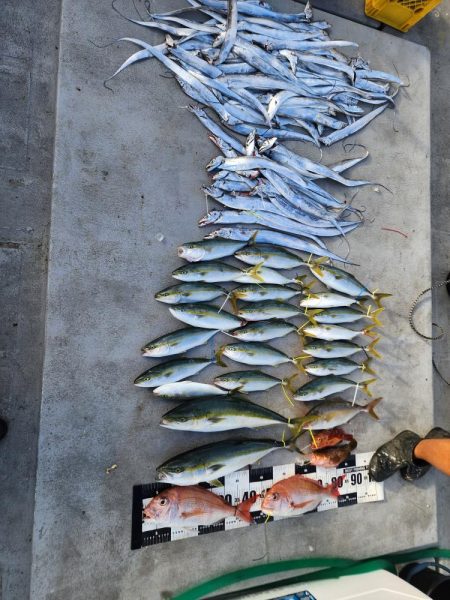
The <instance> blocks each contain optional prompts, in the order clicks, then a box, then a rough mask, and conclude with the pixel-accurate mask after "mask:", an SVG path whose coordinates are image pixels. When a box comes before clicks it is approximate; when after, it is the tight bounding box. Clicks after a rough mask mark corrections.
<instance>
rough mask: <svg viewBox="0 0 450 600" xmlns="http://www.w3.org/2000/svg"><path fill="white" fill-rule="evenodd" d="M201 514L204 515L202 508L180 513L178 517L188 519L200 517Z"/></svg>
mask: <svg viewBox="0 0 450 600" xmlns="http://www.w3.org/2000/svg"><path fill="white" fill-rule="evenodd" d="M203 513H204V510H203V509H202V508H197V509H194V510H190V511H186V512H182V513H181V515H180V516H181V517H182V518H183V519H189V518H190V517H200V516H201V515H203Z"/></svg>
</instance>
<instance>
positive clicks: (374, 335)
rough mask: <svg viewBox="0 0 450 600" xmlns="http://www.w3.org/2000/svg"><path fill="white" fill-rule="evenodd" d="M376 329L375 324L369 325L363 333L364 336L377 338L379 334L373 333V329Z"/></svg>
mask: <svg viewBox="0 0 450 600" xmlns="http://www.w3.org/2000/svg"><path fill="white" fill-rule="evenodd" d="M374 327H375V323H374V324H373V325H369V326H368V327H366V328H365V329H363V330H362V332H361V333H362V334H363V335H367V336H368V337H371V338H376V337H377V334H376V333H374V332H373V331H372V329H374Z"/></svg>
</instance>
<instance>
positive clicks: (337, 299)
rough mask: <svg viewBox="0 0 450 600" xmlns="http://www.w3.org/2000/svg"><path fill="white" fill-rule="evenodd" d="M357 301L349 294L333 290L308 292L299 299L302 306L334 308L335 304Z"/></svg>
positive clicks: (341, 304)
mask: <svg viewBox="0 0 450 600" xmlns="http://www.w3.org/2000/svg"><path fill="white" fill-rule="evenodd" d="M357 302H358V301H357V300H356V299H355V298H352V297H351V296H344V295H343V294H336V293H334V292H317V293H308V294H306V295H305V297H304V298H302V299H301V300H300V306H302V307H303V308H334V307H336V306H351V305H352V304H355V303H357Z"/></svg>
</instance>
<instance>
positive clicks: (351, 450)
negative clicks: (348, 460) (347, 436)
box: [348, 436, 358, 452]
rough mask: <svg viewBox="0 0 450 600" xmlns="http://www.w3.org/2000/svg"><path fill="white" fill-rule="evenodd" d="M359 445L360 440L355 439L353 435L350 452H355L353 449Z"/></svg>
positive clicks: (349, 447) (349, 445) (349, 446)
mask: <svg viewBox="0 0 450 600" xmlns="http://www.w3.org/2000/svg"><path fill="white" fill-rule="evenodd" d="M357 445H358V442H357V441H356V440H355V438H354V437H353V436H352V439H351V440H350V442H349V444H348V449H349V452H353V450H354V449H355V448H356V446H357Z"/></svg>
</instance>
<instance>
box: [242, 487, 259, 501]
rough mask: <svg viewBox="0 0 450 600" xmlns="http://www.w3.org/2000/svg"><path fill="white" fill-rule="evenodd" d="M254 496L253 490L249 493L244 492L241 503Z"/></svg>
mask: <svg viewBox="0 0 450 600" xmlns="http://www.w3.org/2000/svg"><path fill="white" fill-rule="evenodd" d="M255 496H256V491H255V490H250V493H249V492H244V495H243V496H242V502H244V500H248V499H249V497H250V498H254V497H255Z"/></svg>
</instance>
